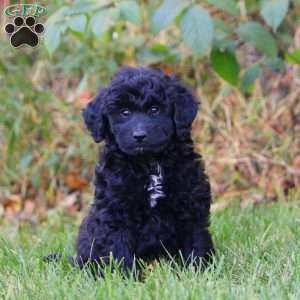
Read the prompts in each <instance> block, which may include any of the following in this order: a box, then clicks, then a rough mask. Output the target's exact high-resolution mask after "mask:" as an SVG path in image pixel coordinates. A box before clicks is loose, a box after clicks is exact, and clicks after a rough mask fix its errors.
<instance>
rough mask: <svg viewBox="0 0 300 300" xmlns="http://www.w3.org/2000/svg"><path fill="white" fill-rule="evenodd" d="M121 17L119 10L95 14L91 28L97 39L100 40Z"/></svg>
mask: <svg viewBox="0 0 300 300" xmlns="http://www.w3.org/2000/svg"><path fill="white" fill-rule="evenodd" d="M119 16H120V10H119V9H118V8H108V9H105V10H100V11H99V12H97V13H96V14H94V15H93V17H92V19H91V27H92V31H93V33H94V34H95V35H96V37H98V38H100V37H101V36H102V34H103V33H104V32H106V31H107V30H108V29H110V28H111V27H112V26H114V25H115V23H116V22H117V20H118V18H119Z"/></svg>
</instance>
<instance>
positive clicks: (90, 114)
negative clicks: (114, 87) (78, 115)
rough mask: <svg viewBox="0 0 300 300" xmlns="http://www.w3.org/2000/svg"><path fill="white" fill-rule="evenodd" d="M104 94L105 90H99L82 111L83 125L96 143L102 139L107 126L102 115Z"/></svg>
mask: <svg viewBox="0 0 300 300" xmlns="http://www.w3.org/2000/svg"><path fill="white" fill-rule="evenodd" d="M104 95H105V90H102V91H100V93H99V94H98V96H96V97H95V98H94V99H93V100H92V101H91V102H89V103H88V105H87V106H86V107H85V108H84V109H83V111H82V116H83V119H84V122H85V125H86V127H87V129H88V130H89V131H90V133H91V135H92V137H93V138H94V140H95V142H96V143H100V142H101V141H102V140H104V138H105V131H106V127H107V126H106V120H105V117H104V99H105V97H104Z"/></svg>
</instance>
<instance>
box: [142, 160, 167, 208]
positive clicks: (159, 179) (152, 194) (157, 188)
mask: <svg viewBox="0 0 300 300" xmlns="http://www.w3.org/2000/svg"><path fill="white" fill-rule="evenodd" d="M147 191H148V192H149V203H150V207H151V208H153V207H155V206H156V205H157V202H158V200H160V199H163V198H165V196H166V195H165V193H164V190H163V176H162V170H161V166H160V165H159V164H158V163H157V164H156V168H155V170H154V172H153V173H152V174H150V182H149V185H148V187H147Z"/></svg>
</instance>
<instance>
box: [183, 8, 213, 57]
mask: <svg viewBox="0 0 300 300" xmlns="http://www.w3.org/2000/svg"><path fill="white" fill-rule="evenodd" d="M180 28H181V34H182V37H183V40H184V42H185V43H186V44H187V46H188V47H190V48H191V49H192V50H193V51H194V52H195V53H196V54H198V55H205V54H206V53H207V52H209V50H210V48H211V44H212V40H213V34H214V25H213V21H212V19H211V17H210V15H209V13H208V12H207V11H206V10H205V9H203V8H202V7H200V6H198V5H197V6H196V5H195V6H192V7H191V8H189V9H188V11H187V12H186V13H185V14H184V15H183V17H182V19H181V23H180Z"/></svg>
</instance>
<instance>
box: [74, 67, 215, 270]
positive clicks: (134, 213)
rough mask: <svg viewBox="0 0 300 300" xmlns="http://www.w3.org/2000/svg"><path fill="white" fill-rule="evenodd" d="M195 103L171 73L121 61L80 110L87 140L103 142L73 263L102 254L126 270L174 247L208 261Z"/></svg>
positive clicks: (205, 190)
mask: <svg viewBox="0 0 300 300" xmlns="http://www.w3.org/2000/svg"><path fill="white" fill-rule="evenodd" d="M197 108H198V107H197V103H196V101H195V99H194V97H193V96H192V94H191V93H190V92H189V91H188V90H187V89H186V88H185V87H184V86H182V85H181V84H180V83H179V82H178V81H177V80H176V79H175V78H174V77H171V76H168V75H166V74H164V73H163V72H161V71H158V70H153V69H148V68H131V67H123V68H121V69H120V71H119V72H118V73H117V74H116V75H115V76H114V78H113V79H112V81H111V83H110V84H109V86H108V87H106V88H104V89H102V90H101V91H100V93H99V95H98V96H97V97H96V98H95V99H94V100H93V101H91V102H90V103H89V104H88V105H87V107H86V108H85V109H84V111H83V117H84V120H85V123H86V126H87V128H88V129H89V130H90V132H91V134H92V136H93V138H94V140H95V141H96V142H97V143H99V142H101V141H102V140H105V142H106V143H105V146H104V149H103V152H102V153H101V155H100V158H99V163H98V164H97V166H96V170H95V187H96V191H95V200H94V202H93V204H92V205H91V208H90V211H89V213H88V215H87V216H86V218H85V219H84V220H83V222H82V225H81V227H80V231H79V235H78V239H77V256H76V262H77V263H78V264H79V265H80V266H83V265H85V264H86V263H87V262H96V263H98V264H99V263H101V264H102V263H106V262H107V261H108V258H109V256H110V255H111V256H112V257H113V258H114V259H116V260H117V261H120V262H122V265H123V267H124V268H126V269H131V267H132V265H133V262H134V258H142V259H144V260H149V259H155V258H158V257H161V256H163V255H174V256H176V255H178V254H179V253H181V255H182V256H183V258H184V259H186V260H190V258H191V257H194V258H195V260H194V261H196V262H197V263H199V260H200V259H201V258H202V259H204V260H205V261H207V260H209V258H210V257H211V255H212V253H213V244H212V239H211V236H210V234H209V231H208V226H209V214H210V203H211V193H210V185H209V182H208V179H207V176H206V175H205V173H204V167H203V163H202V161H201V157H200V156H199V155H198V154H197V153H195V152H194V151H193V142H192V140H191V137H190V130H191V124H192V122H193V120H194V118H195V116H196V114H197Z"/></svg>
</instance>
